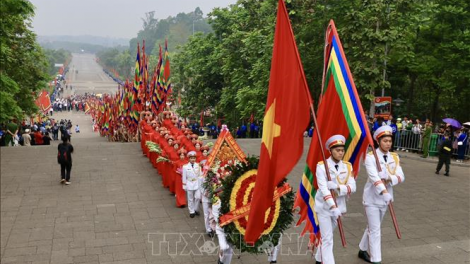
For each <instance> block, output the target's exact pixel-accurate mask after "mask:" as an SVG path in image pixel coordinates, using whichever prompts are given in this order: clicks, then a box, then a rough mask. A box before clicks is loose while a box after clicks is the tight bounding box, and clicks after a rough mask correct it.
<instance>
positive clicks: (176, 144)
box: [139, 111, 405, 264]
mask: <svg viewBox="0 0 470 264" xmlns="http://www.w3.org/2000/svg"><path fill="white" fill-rule="evenodd" d="M140 118H141V119H140V120H141V121H140V124H139V131H140V144H141V148H142V152H143V155H145V156H146V157H148V159H149V161H150V162H151V163H152V165H153V167H154V168H155V169H156V170H157V172H158V174H159V175H160V176H161V177H162V185H163V186H164V187H165V188H168V190H169V191H170V192H171V193H172V194H174V196H175V206H176V207H179V208H185V207H187V210H188V213H189V217H190V218H194V217H198V216H201V217H204V229H205V231H206V234H207V236H209V237H211V238H212V237H214V236H217V238H218V242H219V260H218V263H219V264H220V263H223V264H230V263H231V259H232V256H233V248H232V247H233V246H232V245H230V244H229V243H227V240H226V234H225V233H224V229H223V228H221V227H220V226H219V225H218V218H219V216H220V206H221V205H220V200H219V201H218V202H217V203H216V204H212V203H211V199H210V198H209V196H208V191H207V190H206V189H204V184H203V182H204V177H205V172H207V170H208V169H209V168H208V167H207V166H205V164H206V161H207V158H208V155H209V153H210V151H211V150H210V147H209V146H210V145H204V144H203V142H202V141H201V140H198V137H199V136H198V135H196V134H193V133H192V131H191V129H189V128H187V127H186V125H185V124H183V125H181V127H180V128H178V120H179V119H178V117H177V116H176V114H175V113H174V112H172V111H163V112H162V113H161V114H160V115H159V116H154V115H153V114H152V112H151V111H142V112H141V115H140ZM225 129H226V128H225ZM373 138H374V140H375V141H376V142H377V144H378V148H377V149H376V151H377V153H378V160H379V164H380V170H378V168H377V163H376V161H375V158H374V155H373V153H372V151H371V152H370V153H369V154H368V155H367V156H366V159H365V167H366V171H367V175H368V180H367V182H366V185H365V186H364V190H363V205H364V208H365V212H366V217H367V223H368V224H367V226H366V227H365V231H364V235H363V237H362V240H361V241H360V242H359V241H358V242H359V253H358V257H359V258H360V259H363V260H364V261H365V262H367V263H381V261H382V257H381V256H382V254H381V252H382V248H381V237H382V234H381V222H382V220H383V217H384V215H385V213H386V212H387V208H388V207H387V206H388V205H389V204H390V203H391V202H392V201H393V200H394V196H393V188H394V186H395V185H397V184H400V183H402V182H403V181H404V180H405V175H404V173H403V171H402V168H401V166H400V159H399V157H398V155H397V154H396V153H394V152H390V149H391V147H392V128H391V127H390V126H382V127H380V128H379V129H377V131H376V132H375V133H374V135H373ZM151 142H153V143H151ZM345 144H346V139H345V137H344V136H343V135H334V136H332V137H330V138H329V139H327V141H326V144H325V148H326V149H327V150H328V151H329V152H330V154H331V156H330V157H329V158H328V159H327V160H326V162H327V163H328V164H327V165H328V166H327V167H328V170H329V173H330V175H332V177H331V180H328V178H327V176H326V173H325V166H324V162H319V163H318V165H317V172H316V178H317V183H318V189H319V191H318V192H317V195H316V197H315V211H316V215H317V217H318V219H319V224H320V229H321V243H320V244H319V246H318V247H317V248H316V252H315V256H314V258H315V261H316V264H322V263H323V264H332V263H335V259H334V255H333V233H334V230H335V228H336V227H337V219H338V217H340V216H342V215H343V214H345V213H346V211H347V210H346V209H347V206H346V202H347V200H348V199H349V196H350V195H351V194H352V193H355V192H356V190H357V188H356V181H355V178H354V176H353V168H352V166H351V164H350V163H349V162H346V161H343V157H344V154H345ZM379 171H380V172H379ZM223 176H224V175H221V177H222V178H223ZM335 200H336V203H335ZM201 203H202V206H201ZM201 207H202V208H201ZM278 252H279V248H278V246H276V247H272V248H271V249H270V250H268V252H267V253H268V256H269V259H268V260H269V262H270V263H277V254H278Z"/></svg>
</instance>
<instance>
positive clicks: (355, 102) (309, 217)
mask: <svg viewBox="0 0 470 264" xmlns="http://www.w3.org/2000/svg"><path fill="white" fill-rule="evenodd" d="M326 34H327V39H326V41H327V43H326V44H327V45H326V47H325V49H326V50H325V56H326V57H325V67H324V85H323V91H322V99H321V101H320V104H319V106H318V110H317V124H318V127H319V131H320V135H321V138H322V140H327V139H328V138H329V137H331V136H333V135H335V134H341V135H343V136H344V137H345V138H346V146H345V155H344V160H345V161H349V162H350V163H351V164H352V165H353V168H354V177H357V173H358V171H359V164H360V161H361V159H362V158H364V155H365V154H366V152H367V148H368V146H369V145H371V146H373V141H372V137H371V134H370V131H369V129H368V126H367V121H366V118H365V115H364V111H363V109H362V105H361V101H360V100H359V96H358V94H357V90H356V85H355V84H354V80H353V77H352V75H351V71H350V70H349V65H348V62H347V60H346V56H345V55H344V51H343V47H342V45H341V41H340V39H339V36H338V32H337V31H336V27H335V24H334V22H333V20H331V21H330V24H329V26H328V28H327V32H326ZM332 120H334V122H331V121H332ZM320 144H322V145H324V144H325V142H319V140H318V136H317V134H316V133H314V134H313V138H312V141H311V143H310V150H309V153H308V157H307V165H306V167H305V170H304V174H303V176H302V181H301V182H300V187H299V191H298V192H297V197H296V201H295V204H294V207H300V212H299V214H300V219H299V221H298V222H297V225H300V224H301V223H302V222H304V221H305V222H306V225H305V228H304V230H303V232H302V234H305V233H306V232H307V231H309V232H310V242H311V243H312V244H313V245H317V243H318V241H319V238H320V228H319V224H318V219H317V216H316V213H315V211H314V208H315V194H316V192H317V189H318V186H317V183H316V175H315V173H316V166H317V163H318V162H319V161H321V160H323V158H322V155H321V152H320ZM326 154H327V157H326V158H328V155H329V153H326Z"/></svg>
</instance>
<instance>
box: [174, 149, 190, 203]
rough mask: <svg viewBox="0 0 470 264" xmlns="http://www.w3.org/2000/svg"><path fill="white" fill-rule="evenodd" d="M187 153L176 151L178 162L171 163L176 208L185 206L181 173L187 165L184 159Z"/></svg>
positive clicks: (181, 150)
mask: <svg viewBox="0 0 470 264" xmlns="http://www.w3.org/2000/svg"><path fill="white" fill-rule="evenodd" d="M187 153H188V152H187V151H186V150H185V149H180V150H178V155H179V160H178V161H177V162H175V163H173V165H174V168H175V172H176V177H175V197H176V206H177V207H180V208H184V207H185V206H186V204H187V201H186V191H185V190H183V179H182V178H181V177H182V171H183V165H184V164H187V163H188V160H187V159H186V154H187Z"/></svg>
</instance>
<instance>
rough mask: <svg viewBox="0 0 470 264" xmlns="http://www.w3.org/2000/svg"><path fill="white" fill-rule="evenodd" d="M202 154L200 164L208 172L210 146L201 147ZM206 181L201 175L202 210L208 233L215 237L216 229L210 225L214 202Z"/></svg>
mask: <svg viewBox="0 0 470 264" xmlns="http://www.w3.org/2000/svg"><path fill="white" fill-rule="evenodd" d="M201 151H202V155H203V158H202V160H201V162H200V165H201V166H202V167H203V168H204V172H206V171H207V170H208V169H209V168H205V167H204V166H205V164H206V162H207V156H208V155H209V147H206V146H204V147H201ZM204 181H205V178H204V177H201V182H200V183H199V185H200V188H201V189H200V192H201V197H202V211H203V212H204V225H205V227H206V233H207V235H208V236H209V237H214V231H213V230H212V228H211V225H210V221H209V218H210V213H211V212H210V211H211V210H212V209H211V207H212V204H211V199H210V198H209V192H208V190H206V189H205V188H204Z"/></svg>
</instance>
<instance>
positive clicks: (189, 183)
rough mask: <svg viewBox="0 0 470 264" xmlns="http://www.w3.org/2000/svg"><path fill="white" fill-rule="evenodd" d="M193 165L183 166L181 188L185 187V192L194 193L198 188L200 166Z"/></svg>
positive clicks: (200, 175) (200, 172)
mask: <svg viewBox="0 0 470 264" xmlns="http://www.w3.org/2000/svg"><path fill="white" fill-rule="evenodd" d="M193 165H194V166H193ZM193 165H191V163H188V164H186V165H183V187H186V190H187V191H196V190H199V188H200V186H199V185H200V179H201V177H202V171H201V166H199V164H197V163H196V162H195V163H194V164H193Z"/></svg>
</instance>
